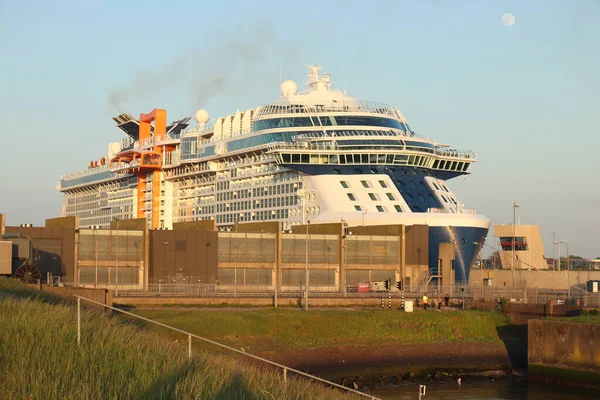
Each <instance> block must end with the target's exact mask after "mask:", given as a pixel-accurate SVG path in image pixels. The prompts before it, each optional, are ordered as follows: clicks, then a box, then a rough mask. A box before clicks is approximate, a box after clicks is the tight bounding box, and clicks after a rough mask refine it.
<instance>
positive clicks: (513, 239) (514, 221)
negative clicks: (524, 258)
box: [511, 201, 520, 290]
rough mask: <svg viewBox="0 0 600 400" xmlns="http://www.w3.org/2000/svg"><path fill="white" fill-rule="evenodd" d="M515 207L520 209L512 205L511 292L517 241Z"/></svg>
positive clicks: (514, 204) (515, 203)
mask: <svg viewBox="0 0 600 400" xmlns="http://www.w3.org/2000/svg"><path fill="white" fill-rule="evenodd" d="M517 207H520V206H519V205H518V204H517V202H516V201H515V202H514V203H513V237H512V262H511V265H512V280H513V282H512V283H513V290H515V242H516V241H517V238H516V237H515V236H516V222H517Z"/></svg>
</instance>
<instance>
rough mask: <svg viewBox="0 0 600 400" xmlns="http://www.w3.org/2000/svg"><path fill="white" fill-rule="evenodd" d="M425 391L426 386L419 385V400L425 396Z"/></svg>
mask: <svg viewBox="0 0 600 400" xmlns="http://www.w3.org/2000/svg"><path fill="white" fill-rule="evenodd" d="M426 390H427V386H425V385H419V400H421V397H422V396H425V391H426Z"/></svg>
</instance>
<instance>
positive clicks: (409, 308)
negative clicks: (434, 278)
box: [404, 300, 413, 312]
mask: <svg viewBox="0 0 600 400" xmlns="http://www.w3.org/2000/svg"><path fill="white" fill-rule="evenodd" d="M404 312H413V302H412V300H404Z"/></svg>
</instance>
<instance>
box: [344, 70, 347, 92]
mask: <svg viewBox="0 0 600 400" xmlns="http://www.w3.org/2000/svg"><path fill="white" fill-rule="evenodd" d="M344 92H346V93H348V66H346V89H345V90H344Z"/></svg>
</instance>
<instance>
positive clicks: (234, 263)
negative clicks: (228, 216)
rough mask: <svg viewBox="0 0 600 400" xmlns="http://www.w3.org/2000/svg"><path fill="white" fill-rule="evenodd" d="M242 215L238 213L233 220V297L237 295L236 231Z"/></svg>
mask: <svg viewBox="0 0 600 400" xmlns="http://www.w3.org/2000/svg"><path fill="white" fill-rule="evenodd" d="M243 217H244V214H243V213H240V215H239V216H238V217H237V218H236V220H235V252H234V253H233V257H234V262H233V297H237V259H238V257H237V256H238V240H237V239H238V238H237V233H238V224H239V223H240V219H242V218H243Z"/></svg>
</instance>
